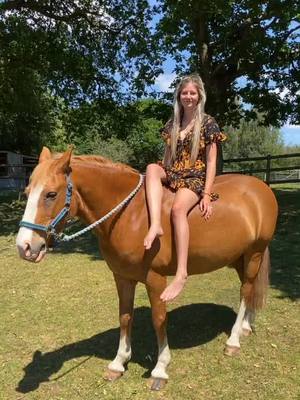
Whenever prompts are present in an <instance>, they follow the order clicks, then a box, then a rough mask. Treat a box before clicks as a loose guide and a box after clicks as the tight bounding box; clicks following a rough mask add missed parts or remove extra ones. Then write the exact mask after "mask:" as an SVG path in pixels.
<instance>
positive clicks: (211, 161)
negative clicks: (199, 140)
mask: <svg viewBox="0 0 300 400" xmlns="http://www.w3.org/2000/svg"><path fill="white" fill-rule="evenodd" d="M216 170H217V145H216V143H211V144H208V145H206V179H205V186H204V196H205V195H207V196H209V195H210V193H211V189H212V185H213V183H214V180H215V177H216Z"/></svg>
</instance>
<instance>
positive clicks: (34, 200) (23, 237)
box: [16, 185, 43, 247]
mask: <svg viewBox="0 0 300 400" xmlns="http://www.w3.org/2000/svg"><path fill="white" fill-rule="evenodd" d="M42 191H43V186H42V185H40V186H37V187H35V188H34V189H33V190H31V192H30V195H29V197H28V200H27V204H26V208H25V212H24V215H23V218H22V221H26V222H31V223H35V218H36V214H37V210H38V202H39V199H40V196H41V193H42ZM32 234H33V231H32V229H29V228H25V227H23V226H22V227H21V228H20V229H19V232H18V236H17V240H16V242H17V246H20V247H23V245H24V243H25V242H28V243H31V240H32Z"/></svg>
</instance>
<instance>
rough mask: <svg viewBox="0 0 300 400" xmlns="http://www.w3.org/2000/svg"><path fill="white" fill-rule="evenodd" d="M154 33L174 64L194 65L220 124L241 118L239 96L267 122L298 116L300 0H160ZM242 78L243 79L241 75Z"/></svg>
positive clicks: (248, 113)
mask: <svg viewBox="0 0 300 400" xmlns="http://www.w3.org/2000/svg"><path fill="white" fill-rule="evenodd" d="M158 5H159V6H158V7H157V12H158V13H160V14H161V16H162V17H161V19H160V21H159V23H158V25H157V36H158V37H159V38H160V41H161V48H163V49H164V52H165V54H169V55H171V56H172V57H173V58H174V60H175V61H176V67H175V71H176V72H177V73H178V74H182V73H183V72H184V73H185V72H193V71H197V72H199V73H200V75H201V76H202V78H203V80H204V82H205V86H206V90H207V94H208V100H207V111H208V112H209V113H212V114H213V115H215V116H216V117H217V118H218V121H220V123H221V124H222V125H224V124H226V123H227V124H232V123H234V124H236V125H238V123H239V120H240V117H241V115H244V116H245V117H246V118H248V119H251V118H254V117H255V113H254V112H253V109H251V108H250V109H246V110H243V109H242V107H241V105H240V102H241V101H242V102H245V103H248V104H250V105H252V106H253V107H254V108H255V109H256V110H257V111H259V112H263V113H264V121H263V123H264V124H266V125H274V126H279V125H281V124H282V123H283V122H284V121H287V119H288V118H289V119H290V121H291V122H293V123H297V122H299V121H300V93H299V86H298V82H299V80H300V45H299V38H300V36H299V32H300V17H299V15H300V2H299V1H295V0H278V1H267V0H266V1H258V0H242V1H236V0H231V1H225V2H224V1H220V0H212V1H211V0H210V1H207V0H202V1H199V0H181V1H177V0H158ZM239 78H243V79H244V82H245V84H244V85H243V87H240V86H239V85H238V84H237V83H238V79H239Z"/></svg>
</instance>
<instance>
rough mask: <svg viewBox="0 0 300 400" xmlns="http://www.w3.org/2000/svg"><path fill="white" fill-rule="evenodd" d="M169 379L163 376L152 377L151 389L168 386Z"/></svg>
mask: <svg viewBox="0 0 300 400" xmlns="http://www.w3.org/2000/svg"><path fill="white" fill-rule="evenodd" d="M167 382H168V381H167V379H163V378H151V379H150V385H149V386H150V389H151V390H156V391H157V390H161V389H163V388H164V387H165V386H166V383H167Z"/></svg>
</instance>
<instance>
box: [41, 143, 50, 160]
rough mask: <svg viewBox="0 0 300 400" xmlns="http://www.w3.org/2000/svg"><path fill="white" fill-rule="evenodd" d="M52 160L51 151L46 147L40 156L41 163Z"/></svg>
mask: <svg viewBox="0 0 300 400" xmlns="http://www.w3.org/2000/svg"><path fill="white" fill-rule="evenodd" d="M51 158H52V155H51V151H50V150H49V149H48V147H45V146H44V147H43V150H42V151H41V154H40V156H39V163H41V162H43V161H46V160H51Z"/></svg>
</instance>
